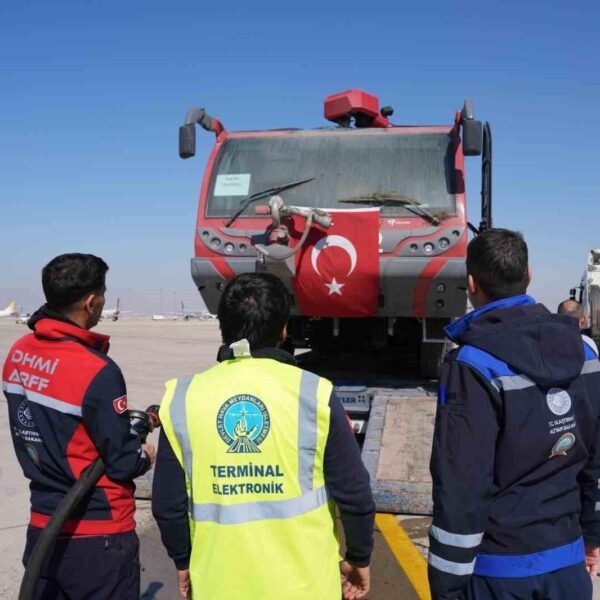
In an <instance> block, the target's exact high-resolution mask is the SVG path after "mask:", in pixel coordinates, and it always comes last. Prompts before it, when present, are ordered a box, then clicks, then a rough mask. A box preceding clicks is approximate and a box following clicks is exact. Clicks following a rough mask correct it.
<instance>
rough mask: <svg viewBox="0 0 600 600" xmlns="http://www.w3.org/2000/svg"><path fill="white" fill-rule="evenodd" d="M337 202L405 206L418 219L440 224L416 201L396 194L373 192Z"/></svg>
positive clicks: (436, 218)
mask: <svg viewBox="0 0 600 600" xmlns="http://www.w3.org/2000/svg"><path fill="white" fill-rule="evenodd" d="M338 202H346V203H352V204H354V203H356V204H369V205H370V206H394V205H397V204H400V205H401V206H406V208H407V209H408V210H410V211H411V212H413V213H415V214H417V215H419V216H420V217H425V218H426V219H427V220H428V221H430V222H431V223H432V224H433V225H439V224H440V223H441V219H440V218H439V217H436V216H435V215H434V214H432V213H430V212H429V211H428V210H425V209H424V208H423V207H422V206H421V205H420V204H419V203H418V202H417V201H416V200H414V199H413V198H410V197H409V196H404V195H402V194H397V193H396V192H390V193H387V192H386V193H382V192H374V193H373V194H369V195H368V196H355V197H353V198H347V199H346V200H338Z"/></svg>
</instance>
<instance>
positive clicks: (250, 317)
mask: <svg viewBox="0 0 600 600" xmlns="http://www.w3.org/2000/svg"><path fill="white" fill-rule="evenodd" d="M217 316H218V317H219V325H220V327H221V336H222V338H223V343H224V344H227V345H229V344H232V343H233V342H237V341H238V340H241V339H243V338H245V339H247V340H248V342H249V343H250V349H251V350H259V349H260V348H267V347H270V346H276V345H277V342H278V341H279V336H280V335H281V332H282V331H283V328H284V327H285V325H286V323H287V322H288V319H289V317H290V294H289V292H288V290H287V289H286V287H285V286H284V285H283V282H282V281H281V279H279V278H278V277H276V276H275V275H272V274H271V273H244V274H242V275H238V276H237V277H236V278H235V279H233V280H231V281H230V282H229V283H228V284H227V287H226V288H225V291H224V292H223V296H221V301H220V302H219V308H218V310H217Z"/></svg>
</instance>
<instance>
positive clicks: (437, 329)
mask: <svg viewBox="0 0 600 600" xmlns="http://www.w3.org/2000/svg"><path fill="white" fill-rule="evenodd" d="M449 323H450V319H427V337H428V338H430V339H440V340H441V339H445V337H446V334H445V332H444V327H445V326H446V325H448V324H449ZM448 347H449V342H445V343H437V342H421V347H420V352H419V375H420V376H421V377H423V378H425V379H438V378H439V376H440V367H441V366H442V361H443V360H444V356H445V355H446V352H447V351H448Z"/></svg>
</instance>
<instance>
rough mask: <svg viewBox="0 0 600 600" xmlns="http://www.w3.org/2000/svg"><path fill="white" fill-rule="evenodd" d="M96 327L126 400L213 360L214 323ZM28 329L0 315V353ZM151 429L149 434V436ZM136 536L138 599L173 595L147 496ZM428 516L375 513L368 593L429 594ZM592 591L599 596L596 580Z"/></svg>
mask: <svg viewBox="0 0 600 600" xmlns="http://www.w3.org/2000/svg"><path fill="white" fill-rule="evenodd" d="M96 331H98V332H101V333H105V334H107V335H110V336H111V348H110V356H111V357H112V358H113V359H114V360H115V361H116V362H117V364H119V366H120V367H121V369H122V371H123V373H124V375H125V380H126V382H127V388H128V398H129V405H130V407H132V408H145V407H146V406H148V405H150V404H155V403H159V402H160V399H161V397H162V390H163V384H164V382H165V381H166V380H167V379H170V378H172V377H177V376H179V375H186V374H190V373H193V372H195V371H199V370H203V369H206V368H208V367H210V366H211V365H212V364H214V362H215V357H216V353H217V349H218V347H219V341H220V337H219V330H218V323H217V322H216V321H214V320H209V321H196V320H192V321H152V320H151V319H150V318H134V317H130V318H127V317H125V318H123V319H122V320H119V321H117V322H112V321H102V322H101V323H100V324H99V325H98V327H97V328H96ZM25 333H27V328H26V327H25V326H24V325H17V324H15V322H14V319H11V318H6V319H1V320H0V359H2V361H4V358H5V357H6V354H7V352H8V350H9V348H10V346H11V344H12V343H13V342H14V341H15V340H16V339H17V338H18V337H19V336H21V335H24V334H25ZM1 401H2V403H3V405H4V408H3V409H2V410H0V554H1V555H2V557H3V569H2V571H1V572H0V598H7V599H9V598H16V597H17V595H18V589H19V585H20V581H21V577H22V573H23V568H22V566H21V555H22V551H23V545H24V538H25V530H26V527H27V521H28V513H29V494H28V489H27V483H26V480H25V479H24V478H23V475H22V472H21V469H20V467H19V465H18V463H17V460H16V458H15V456H14V453H13V450H12V442H11V439H10V432H9V428H8V417H7V411H6V400H5V399H4V396H2V399H1ZM155 437H156V435H154V438H155ZM136 520H137V523H138V534H139V536H140V540H141V563H142V599H144V600H177V599H178V598H179V596H178V594H177V592H176V579H175V568H174V566H173V563H172V562H171V560H170V559H169V558H168V556H167V554H166V552H165V550H164V548H163V546H162V544H161V542H160V536H159V533H158V529H157V527H156V525H155V523H154V520H153V518H152V515H151V511H150V502H149V501H148V500H138V511H137V515H136ZM430 521H431V520H430V518H428V517H419V516H398V515H383V514H380V515H377V520H376V526H377V531H376V536H375V551H374V554H373V559H372V591H371V593H370V594H369V598H370V599H371V600H391V599H392V598H393V599H394V600H399V599H400V600H425V599H429V598H430V596H429V592H428V587H427V580H426V571H427V569H426V562H425V558H424V556H425V555H426V553H427V528H428V527H429V524H430ZM594 598H595V599H598V600H600V590H599V589H598V586H596V590H595V594H594Z"/></svg>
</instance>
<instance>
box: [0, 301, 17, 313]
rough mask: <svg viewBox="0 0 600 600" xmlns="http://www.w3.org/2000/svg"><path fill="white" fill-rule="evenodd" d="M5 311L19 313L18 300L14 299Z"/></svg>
mask: <svg viewBox="0 0 600 600" xmlns="http://www.w3.org/2000/svg"><path fill="white" fill-rule="evenodd" d="M3 312H7V313H8V314H9V315H14V314H17V301H16V300H13V301H12V302H11V303H10V304H9V305H8V306H7V307H6V308H5V309H4V311H3Z"/></svg>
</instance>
